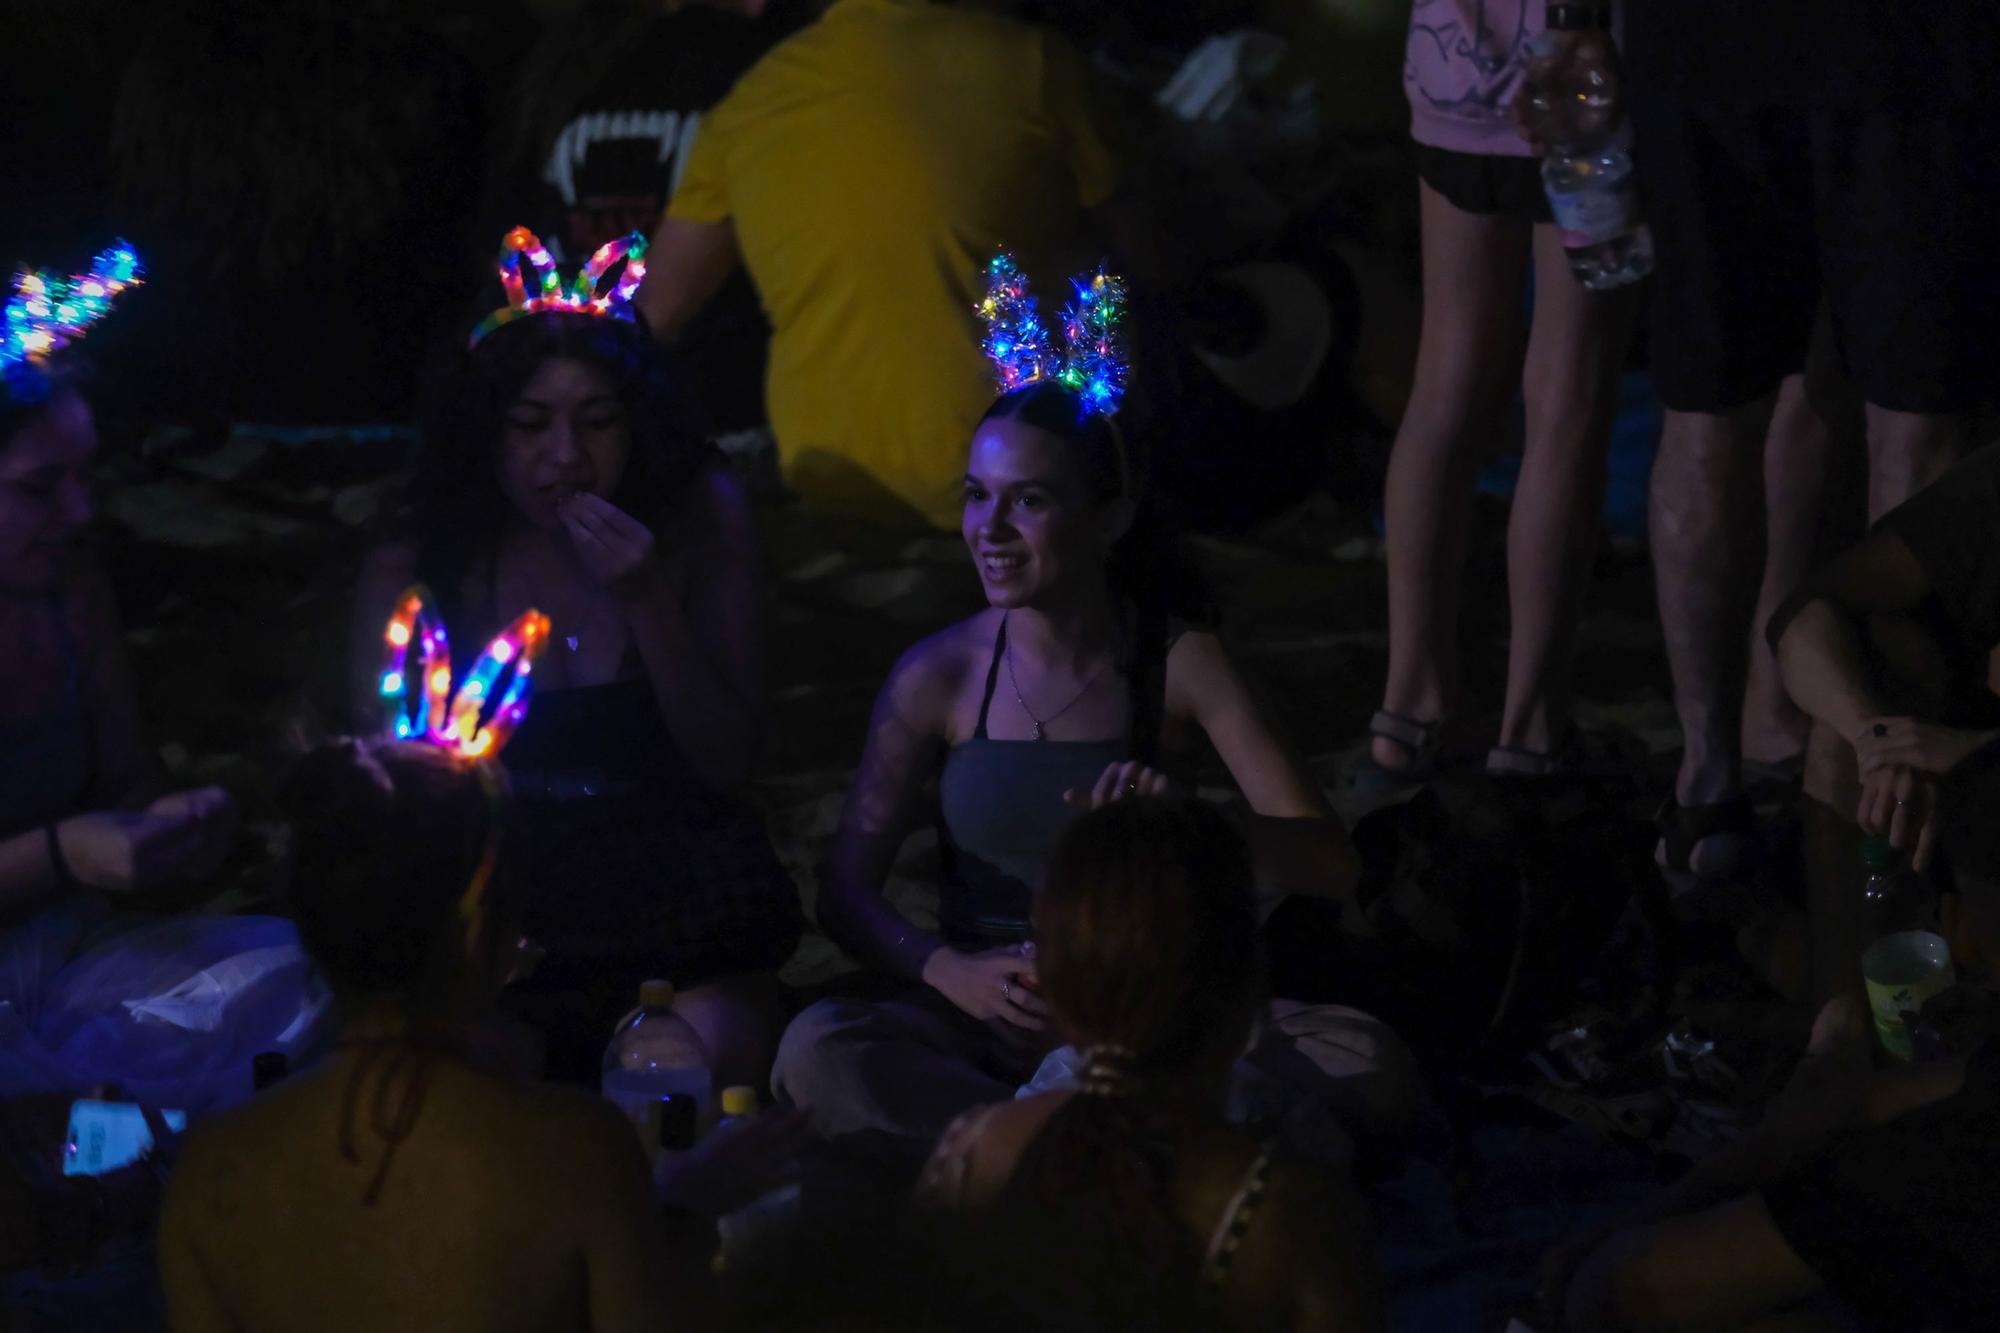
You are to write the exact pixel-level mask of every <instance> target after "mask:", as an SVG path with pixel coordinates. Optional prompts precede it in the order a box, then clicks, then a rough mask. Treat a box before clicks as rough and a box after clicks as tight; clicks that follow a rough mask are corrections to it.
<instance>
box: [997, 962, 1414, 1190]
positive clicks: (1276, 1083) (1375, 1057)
mask: <svg viewBox="0 0 2000 1333" xmlns="http://www.w3.org/2000/svg"><path fill="white" fill-rule="evenodd" d="M1082 1074H1083V1056H1082V1053H1081V1052H1079V1051H1078V1050H1077V1049H1076V1047H1074V1046H1063V1047H1059V1048H1058V1049H1056V1050H1053V1051H1051V1052H1049V1054H1048V1055H1047V1056H1046V1057H1044V1059H1043V1060H1042V1063H1041V1064H1040V1065H1039V1066H1038V1067H1037V1068H1036V1070H1035V1073H1034V1076H1033V1077H1032V1078H1030V1079H1029V1080H1028V1082H1027V1083H1026V1084H1024V1085H1023V1086H1022V1087H1021V1088H1020V1089H1019V1090H1018V1091H1017V1092H1016V1093H1015V1094H1014V1096H1015V1098H1016V1100H1019V1099H1020V1098H1023V1097H1032V1096H1035V1095H1036V1094H1038V1093H1044V1092H1058V1091H1063V1090H1066V1089H1069V1088H1074V1087H1075V1086H1076V1085H1077V1082H1078V1080H1079V1079H1080V1078H1081V1076H1082ZM1420 1091H1421V1088H1420V1083H1419V1080H1418V1076H1417V1070H1416V1058H1415V1057H1414V1056H1413V1055H1411V1054H1410V1051H1409V1048H1408V1047H1406V1046H1405V1045H1404V1044H1403V1042H1402V1041H1401V1039H1399V1038H1398V1037H1397V1036H1396V1034H1395V1033H1393V1032H1391V1031H1390V1030H1389V1028H1388V1026H1387V1025H1386V1024H1384V1023H1383V1022H1382V1021H1381V1020H1380V1019H1377V1018H1373V1017H1371V1016H1370V1015H1368V1014H1364V1013H1362V1012H1361V1011H1360V1010H1358V1009H1350V1008H1347V1007H1346V1006H1344V1005H1336V1004H1303V1003H1300V1002H1298V1001H1294V1000H1275V1001H1273V1002H1272V1004H1271V1007H1270V1008H1269V1010H1267V1011H1266V1013H1265V1021H1264V1023H1263V1024H1262V1025H1261V1027H1260V1030H1259V1032H1258V1034H1257V1036H1256V1038H1255V1039H1254V1040H1253V1041H1252V1042H1251V1044H1250V1048H1249V1049H1248V1050H1247V1051H1245V1052H1244V1054H1243V1055H1242V1057H1241V1058H1240V1059H1238V1060H1237V1061H1236V1064H1235V1066H1234V1067H1233V1068H1232V1069H1231V1070H1230V1076H1229V1106H1228V1117H1229V1120H1230V1122H1231V1123H1232V1124H1238V1125H1249V1124H1257V1125H1264V1126H1268V1127H1270V1128H1271V1129H1273V1130H1275V1132H1276V1133H1277V1135H1278V1137H1279V1139H1280V1140H1281V1141H1282V1142H1283V1143H1284V1145H1285V1147H1286V1148H1287V1149H1288V1150H1289V1151H1291V1152H1293V1153H1295V1154H1298V1155H1300V1156H1304V1157H1309V1158H1313V1159H1316V1160H1319V1161H1323V1162H1329V1163H1339V1162H1346V1161H1349V1160H1351V1158H1352V1157H1353V1154H1354V1142H1353V1137H1354V1135H1355V1134H1356V1133H1359V1134H1361V1135H1363V1136H1367V1137H1375V1136H1379V1135H1383V1134H1394V1133H1398V1132H1401V1131H1403V1130H1406V1129H1407V1128H1408V1127H1409V1124H1410V1122H1411V1120H1412V1119H1413V1118H1414V1115H1415V1111H1416V1106H1417V1101H1418V1098H1419V1096H1420Z"/></svg>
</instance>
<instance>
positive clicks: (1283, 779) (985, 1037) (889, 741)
mask: <svg viewBox="0 0 2000 1333" xmlns="http://www.w3.org/2000/svg"><path fill="white" fill-rule="evenodd" d="M989 279H990V283H991V286H990V290H989V293H988V296H987V298H986V300H985V301H984V302H983V304H982V306H981V313H982V315H984V317H985V318H986V320H987V322H988V328H989V333H988V336H987V339H986V347H987V351H988V353H989V355H990V356H991V357H992V358H993V360H994V362H995V365H996V366H997V368H998V371H999V382H1000V387H1001V390H1002V392H1001V394H1000V397H999V398H998V399H997V400H996V401H995V402H994V404H993V405H992V407H991V408H990V409H989V410H988V411H987V413H986V416H985V419H984V420H982V421H981V422H980V423H979V425H978V427H977V429H976V430H975V431H974V432H973V435H972V443H971V449H970V451H969V456H968V459H967V463H966V476H965V509H964V520H963V532H964V537H965V542H966V546H967V548H968V550H969V551H970V553H971V556H972V560H973V563H974V565H975V567H976V568H977V570H978V572H979V577H980V580H981V582H982V583H983V584H984V585H985V589H986V595H987V600H988V601H989V602H990V603H991V604H992V605H991V608H990V609H989V610H987V611H985V612H982V613H981V614H979V615H976V616H974V617H972V618H971V619H970V620H967V621H964V622H962V623H960V624H958V625H954V626H952V627H951V628H949V629H946V630H943V631H941V632H940V633H938V634H935V635H933V636H932V637H930V638H929V639H926V640H924V641H923V642H922V643H919V644H917V645H916V646H915V647H914V648H912V649H910V650H909V651H908V652H907V653H905V654H904V655H903V658H902V660H901V661H900V662H898V663H897V665H896V668H895V670H894V672H893V673H892V674H891V676H890V678H889V681H888V683H887V684H886V685H885V686H884V687H883V689H882V692H881V694H880V696H879V697H878V698H877V701H876V705H875V713H874V718H873V721H872V722H871V724H870V731H869V736H868V742H867V748H866V751H865V752H864V754H863V756H862V760H861V768H860V771H859V773H858V774H857V775H856V777H855V781H854V785H853V788H852V789H851V791H850V794H849V797H848V802H847V806H846V809H845V811H844V812H843V814H842V817H841V822H840V829H839V832H838V834H837V836H836V839H835V844H834V850H833V856H832V862H831V873H830V875H829V877H828V878H827V880H826V881H825V883H824V885H823V887H822V890H821V896H820V900H819V902H820V909H819V915H820V922H821V924H822V926H824V928H825V929H826V931H827V933H828V934H829V935H831V936H833V937H834V938H835V939H836V940H838V941H839V942H840V943H842V944H843V945H845V946H846V947H847V948H848V949H849V950H850V951H851V952H853V953H855V954H856V955H857V956H859V957H861V958H862V959H864V960H866V961H867V962H869V963H871V964H873V965H874V966H876V967H878V968H880V969H882V970H884V971H886V972H888V973H890V974H891V975H892V976H895V977H897V978H899V979H901V980H902V981H904V982H906V983H908V984H909V985H910V987H911V989H910V990H909V991H908V992H907V993H906V994H905V995H904V996H903V998H901V999H899V1000H896V1001H893V1002H890V1003H884V1004H864V1003H855V1002H850V1001H842V1000H829V1001H822V1002H821V1003H819V1004H816V1005H814V1006H813V1007H811V1008H809V1009H808V1010H806V1012H805V1013H804V1014H802V1015H801V1016H800V1017H799V1018H798V1020H796V1021H795V1022H794V1023H793V1025H792V1026H791V1028H790V1029H789V1030H788V1031H787V1032H786V1035H785V1040H784V1042H783V1044H782V1045H781V1047H780V1050H779V1055H778V1062H777V1066H776V1068H775V1070H774V1072H773V1079H772V1084H773V1087H774V1089H776V1090H777V1091H778V1092H779V1093H780V1094H781V1095H784V1096H787V1097H789V1098H790V1099H791V1100H792V1101H794V1102H795V1103H797V1104H798V1105H801V1106H809V1107H811V1108H812V1110H813V1113H814V1117H815V1120H816V1122H817V1124H818V1125H819V1127H820V1129H821V1130H822V1131H824V1132H827V1133H830V1134H842V1133H847V1132H851V1131H859V1130H875V1131H885V1132H887V1133H890V1134H893V1135H899V1136H903V1137H906V1138H908V1139H910V1140H915V1141H924V1140H929V1139H934V1138H935V1137H936V1135H937V1134H938V1133H939V1131H941V1130H942V1129H943V1128H944V1127H945V1125H946V1124H948V1123H949V1122H950V1121H951V1119H952V1118H953V1117H954V1116H955V1115H957V1114H958V1113H960V1112H962V1111H963V1110H965V1109H966V1108H967V1107H969V1106H972V1105H976V1104H978V1103H980V1102H985V1101H992V1100H997V1099H1000V1098H1004V1097H1007V1096H1009V1095H1011V1093H1012V1092H1013V1089H1014V1087H1015V1085H1016V1084H1018V1083H1020V1082H1022V1081H1023V1080H1024V1079H1025V1078H1026V1077H1027V1075H1028V1073H1029V1072H1031V1071H1032V1070H1033V1069H1034V1067H1035V1065H1036V1063H1037V1062H1038V1061H1039V1060H1040V1058H1041V1057H1042V1056H1043V1055H1044V1054H1045V1053H1046V1051H1047V1049H1048V1048H1049V1046H1050V1045H1051V1043H1052V1039H1051V1036H1050V1034H1049V1033H1048V1031H1047V1015H1046V1010H1045V1008H1044V1006H1043V1004H1042V1001H1041V999H1040V997H1039V995H1038V993H1037V987H1036V972H1035V961H1034V957H1033V952H1032V948H1031V945H1030V941H1029V928H1028V905H1029V898H1030V895H1031V893H1032V891H1033V889H1034V887H1035V886H1036V885H1037V884H1038V883H1039V882H1040V878H1041V872H1042V866H1043V864H1044V862H1045V861H1046V859H1047V857H1048V855H1049V853H1050V851H1051V849H1052V848H1053V847H1054V844H1055V841H1056V839H1057V837H1058V836H1059V835H1060V834H1061V832H1062V830H1063V828H1064V827H1065V826H1066V825H1067V823H1068V821H1069V820H1070V818H1071V817H1072V816H1073V814H1074V813H1075V812H1076V811H1078V810H1086V809H1091V808H1094V807H1097V806H1101V805H1105V804H1108V803H1110V802H1114V801H1118V800H1121V799H1124V798H1126V797H1128V796H1132V795H1137V794H1141V793H1145V794H1157V793H1159V792H1162V791H1165V790H1166V789H1167V788H1168V786H1169V779H1168V777H1167V772H1168V770H1169V769H1170V768H1171V767H1173V766H1174V765H1175V763H1176V761H1180V760H1185V759H1186V758H1188V757H1189V756H1190V754H1191V752H1192V749H1193V747H1194V746H1195V745H1196V744H1197V742H1198V739H1199V738H1200V737H1203V736H1205V737H1206V738H1207V740H1208V741H1209V742H1210V743H1211V744H1212V745H1213V746H1214V748H1215V750H1216V751H1217V753H1218V754H1219V755H1220V757H1221V758H1222V760H1223V762H1224V763H1225V764H1226V765H1227V766H1228V768H1229V771H1230V774H1231V775H1232V776H1233V777H1234V778H1235V780H1236V782H1237V784H1238V786H1239V787H1240V788H1241V789H1242V791H1243V794H1244V795H1245V796H1246V797H1247V798H1248V800H1249V804H1250V806H1251V808H1252V810H1254V811H1255V812H1256V814H1258V815H1261V816H1275V817H1279V818H1281V819H1285V820H1294V821H1303V823H1302V824H1301V825H1296V826H1294V828H1295V829H1296V830H1298V831H1300V832H1302V833H1304V834H1305V836H1307V837H1309V838H1317V839H1318V845H1319V849H1320V858H1319V863H1318V867H1317V868H1318V870H1319V871H1320V873H1321V875H1322V882H1321V883H1320V884H1318V885H1314V886H1311V887H1314V888H1318V889H1319V890H1320V891H1322V892H1331V893H1333V894H1335V895H1336V896H1344V895H1347V894H1349V893H1351V889H1352V879H1353V871H1354V860H1353V852H1352V848H1351V847H1350V846H1349V844H1348V841H1347V837H1346V834H1345V832H1344V831H1343V830H1341V828H1340V826H1339V824H1338V823H1337V822H1336V821H1335V820H1334V818H1333V816H1332V813H1331V811H1330V810H1329V808H1328V806H1327V804H1326V800H1325V797H1324V795H1323V794H1322V793H1321V791H1320V789H1319V787H1318V786H1317V784H1315V783H1314V782H1313V780H1312V779H1311V777H1310V776H1309V775H1308V774H1307V773H1306V772H1305V770H1304V769H1303V768H1302V767H1301V766H1300V764H1299V763H1298V761H1297V760H1296V759H1295V758H1294V757H1293V756H1292V754H1291V752H1290V750H1289V749H1288V748H1287V746H1286V745H1285V743H1284V742H1283V741H1282V740H1281V739H1280V738H1279V736H1278V735H1277V733H1276V732H1275V731H1274V730H1273V728H1272V726H1271V724H1270V722H1269V721H1268V719H1267V718H1266V717H1265V715H1264V713H1263V711H1262V710H1261V709H1260V708H1259V706H1258V705H1257V703H1256V701H1255V699H1254V698H1253V696H1252V694H1251V692H1250V689H1249V688H1248V686H1247V685H1246V684H1245V682H1244V680H1243V677H1242V675H1241V674H1240V673H1239V672H1238V670H1237V668H1236V665H1235V663H1234V662H1233V661H1232V660H1231V659H1230V656H1229V654H1228V652H1227V651H1226V650H1225V649H1224V648H1223V646H1222V643H1221V641H1220V640H1219V639H1217V638H1216V636H1215V635H1214V634H1213V633H1210V632H1209V631H1207V630H1205V629H1199V628H1192V627H1189V626H1188V625H1187V624H1186V621H1185V614H1186V612H1187V611H1188V610H1189V609H1191V608H1190V607H1189V606H1187V605H1186V604H1185V603H1187V602H1188V601H1189V600H1191V599H1189V598H1187V597H1186V596H1185V591H1186V590H1185V589H1184V588H1181V587H1177V586H1175V582H1174V569H1173V546H1172V544H1171V543H1170V542H1167V541H1164V540H1162V539H1161V537H1160V535H1159V530H1158V525H1157V523H1156V522H1155V521H1154V520H1153V518H1152V516H1151V513H1150V510H1149V507H1148V505H1147V504H1146V495H1145V490H1144V487H1145V478H1146V469H1145V466H1144V458H1143V454H1142V451H1141V450H1140V449H1138V448H1137V447H1136V445H1137V444H1138V443H1139V442H1137V441H1133V440H1129V439H1127V438H1126V437H1125V436H1124V435H1123V433H1122V432H1121V431H1120V430H1119V428H1118V426H1117V424H1116V421H1115V419H1114V418H1113V416H1112V415H1111V413H1112V412H1113V411H1115V409H1116V407H1117V404H1118V399H1119V396H1120V395H1121V394H1122V392H1123V390H1124V385H1125V371H1126V363H1125V359H1124V356H1123V354H1122V351H1121V346H1120V341H1121V332H1120V326H1121V322H1122V320H1123V318H1124V310H1123V287H1122V284H1121V283H1120V282H1119V280H1118V279H1117V278H1116V277H1114V276H1111V275H1109V274H1106V273H1103V272H1101V271H1100V272H1098V273H1096V274H1094V275H1091V276H1090V277H1088V278H1086V279H1085V280H1083V281H1082V282H1079V283H1078V284H1077V294H1076V298H1075V300H1074V301H1073V302H1072V303H1071V305H1070V306H1069V307H1068V309H1067V310H1066V311H1065V312H1064V315H1063V321H1062V339H1063V341H1062V344H1061V345H1060V347H1059V346H1058V344H1057V343H1056V341H1055V339H1054V338H1053V337H1052V336H1051V334H1050V332H1049V331H1048V330H1047V329H1046V328H1045V327H1044V326H1043V324H1042V323H1041V320H1040V318H1039V316H1038V314H1037V311H1036V308H1035V304H1034V302H1033V300H1032V298H1031V297H1030V296H1029V294H1028V292H1027V290H1026V285H1025V283H1024V281H1023V280H1022V278H1021V276H1020V273H1019V270H1018V269H1017V268H1016V267H1015V266H1014V264H1013V262H1012V260H1011V259H1010V258H1009V257H1007V256H1005V255H1002V256H1000V257H998V258H996V259H995V260H994V261H993V263H992V265H991V268H990V271H989ZM933 784H935V786H936V791H937V799H938V810H937V814H938V827H939V839H940V843H941V846H942V851H943V874H942V882H941V883H940V885H939V896H940V904H939V915H940V926H939V929H938V930H937V931H935V932H933V931H931V930H928V929H925V928H923V927H920V926H918V925H917V924H915V923H913V922H912V921H910V920H908V919H907V918H905V917H904V916H903V915H902V914H901V913H900V912H898V911H897V910H896V909H895V908H893V907H892V906H890V905H889V903H888V901H887V900H886V899H885V898H884V896H883V885H884V882H885V880H886V878H887V875H888V872H889V868H890V866H891V864H892V863H893V862H894V860H895V857H896V854H897V852H898V850H899V849H900V847H901V846H902V843H903V841H904V839H905V838H906V837H908V835H909V834H910V833H911V832H912V831H913V830H914V829H915V828H916V827H917V825H918V824H919V823H920V822H921V821H922V820H923V818H924V816H925V814H926V809H925V807H926V804H927V796H928V793H929V791H930V790H931V788H932V785H933ZM1300 887H1307V886H1304V885H1301V886H1300Z"/></svg>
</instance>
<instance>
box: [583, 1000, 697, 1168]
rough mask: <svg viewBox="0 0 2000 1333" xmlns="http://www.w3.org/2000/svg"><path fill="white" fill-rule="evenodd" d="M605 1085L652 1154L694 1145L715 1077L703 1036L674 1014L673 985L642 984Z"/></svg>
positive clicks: (611, 1053) (607, 1062) (612, 1049)
mask: <svg viewBox="0 0 2000 1333" xmlns="http://www.w3.org/2000/svg"><path fill="white" fill-rule="evenodd" d="M603 1088H604V1096H605V1097H606V1098H607V1099H609V1100H610V1101H611V1102H612V1103H613V1104H614V1105H616V1106H617V1107H618V1108H619V1109H620V1110H622V1111H623V1112H624V1113H625V1116H626V1118H627V1119H629V1120H630V1121H631V1122H632V1124H633V1126H634V1127H635V1128H636V1129H637V1130H638V1131H639V1141H640V1142H641V1143H642V1144H644V1145H645V1148H646V1152H647V1155H648V1156H649V1157H653V1158H657V1157H658V1156H659V1155H660V1153H661V1152H663V1151H667V1152H673V1151H682V1150H685V1149H688V1148H691V1147H693V1146H694V1141H695V1140H696V1139H697V1138H699V1137H700V1136H701V1133H702V1131H703V1129H705V1128H706V1127H707V1125H708V1122H709V1118H710V1106H711V1103H712V1100H713V1088H714V1080H713V1078H712V1077H711V1076H710V1074H709V1072H708V1051H707V1049H706V1048H705V1047H704V1046H703V1045H702V1042H701V1038H700V1037H699V1036H697V1035H696V1034H695V1030H694V1029H693V1028H692V1027H689V1026H688V1022H687V1020H686V1019H684V1018H682V1017H681V1016H680V1015H679V1014H677V1013H675V1012H674V987H673V983H671V982H667V981H648V982H646V983H645V984H644V985H642V986H641V987H640V988H639V1008H638V1009H637V1010H635V1011H634V1012H633V1014H632V1015H631V1016H630V1017H629V1018H627V1019H625V1020H624V1021H623V1022H621V1023H620V1024H619V1025H618V1031H617V1032H616V1033H614V1034H613V1035H612V1038H611V1045H610V1046H609V1047H607V1048H606V1049H605V1052H604V1084H603Z"/></svg>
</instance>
